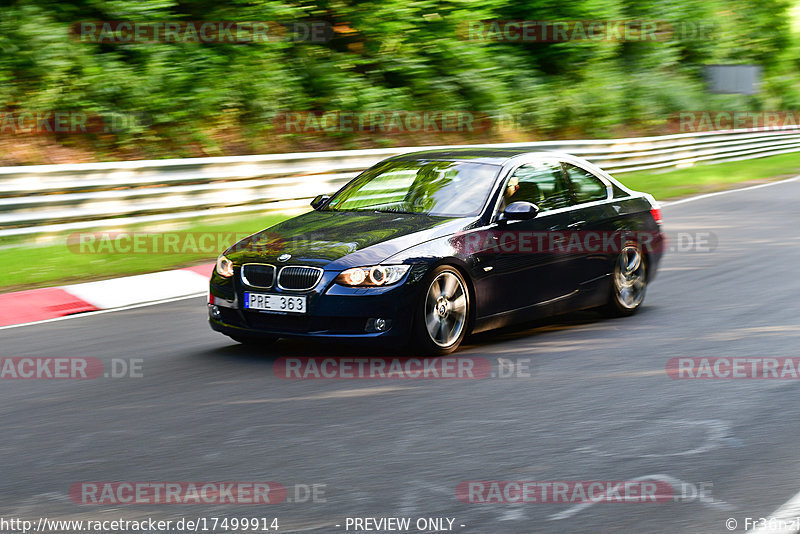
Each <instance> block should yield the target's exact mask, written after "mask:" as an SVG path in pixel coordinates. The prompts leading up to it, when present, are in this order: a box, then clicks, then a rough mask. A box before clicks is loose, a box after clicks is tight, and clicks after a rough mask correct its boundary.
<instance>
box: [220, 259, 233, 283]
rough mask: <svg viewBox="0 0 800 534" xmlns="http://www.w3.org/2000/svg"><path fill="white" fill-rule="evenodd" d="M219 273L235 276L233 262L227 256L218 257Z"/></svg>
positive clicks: (226, 276) (228, 276) (225, 275)
mask: <svg viewBox="0 0 800 534" xmlns="http://www.w3.org/2000/svg"><path fill="white" fill-rule="evenodd" d="M217 274H218V275H220V276H224V277H225V278H230V277H231V276H233V262H232V261H231V260H229V259H228V258H226V257H225V256H220V257H219V258H217Z"/></svg>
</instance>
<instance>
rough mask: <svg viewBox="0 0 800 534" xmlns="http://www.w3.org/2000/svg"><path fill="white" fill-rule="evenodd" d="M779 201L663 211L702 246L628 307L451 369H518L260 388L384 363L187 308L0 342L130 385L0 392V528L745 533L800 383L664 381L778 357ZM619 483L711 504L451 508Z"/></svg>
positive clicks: (796, 285)
mask: <svg viewBox="0 0 800 534" xmlns="http://www.w3.org/2000/svg"><path fill="white" fill-rule="evenodd" d="M799 198H800V182H798V181H786V182H781V183H778V184H772V185H770V186H768V187H761V188H755V189H749V190H745V191H737V192H732V193H728V194H722V195H715V196H710V197H708V198H699V199H694V200H692V201H690V202H683V203H675V204H672V205H667V206H665V207H664V209H663V216H664V224H665V229H666V230H667V232H668V233H669V234H671V235H672V234H674V233H676V232H686V233H687V234H689V235H693V236H696V235H700V234H702V233H703V232H706V233H708V232H710V233H711V235H712V236H713V240H714V241H716V243H717V244H716V247H715V249H714V250H713V251H709V250H704V249H703V247H702V246H701V247H700V249H699V250H691V251H678V250H676V251H673V252H671V253H669V254H668V255H667V256H666V257H665V258H664V261H663V263H662V269H661V272H660V273H659V277H658V278H657V280H655V282H654V283H653V285H652V286H650V288H649V290H648V294H647V298H646V300H645V306H644V308H643V309H642V310H641V311H640V313H639V314H637V315H636V316H634V317H631V318H626V319H613V320H611V319H604V318H603V317H601V316H600V315H599V314H595V313H593V312H583V313H580V314H574V315H570V316H567V317H562V318H559V319H555V320H551V321H547V322H540V323H537V324H532V325H527V326H524V327H521V328H516V329H507V330H503V331H501V332H493V333H487V334H483V335H480V336H476V337H474V338H472V339H469V340H467V343H466V345H465V346H464V348H463V349H462V350H461V351H460V352H459V353H458V356H460V357H482V358H486V359H488V360H489V361H490V362H491V363H492V369H493V371H494V372H495V374H497V373H498V372H499V370H500V369H501V368H502V369H503V370H507V369H508V368H509V366H510V365H516V366H517V367H516V369H520V368H521V367H519V366H520V365H522V366H523V367H524V366H528V368H529V369H530V372H529V373H527V374H528V375H529V376H516V377H512V378H498V377H495V378H485V379H479V380H286V379H279V378H277V377H276V376H275V374H274V373H273V369H272V364H273V361H274V360H275V358H277V357H280V356H290V357H295V356H330V355H342V356H345V355H349V356H353V355H356V356H362V357H366V356H383V355H384V354H382V353H379V352H377V351H375V350H370V349H364V348H358V347H355V348H354V347H347V346H337V345H318V344H311V343H301V342H295V341H281V342H279V343H278V344H277V345H276V346H275V347H274V348H273V349H271V350H269V351H262V352H258V351H254V350H252V349H248V348H246V347H244V346H240V345H238V344H236V343H233V342H232V341H230V340H228V339H227V338H225V337H223V336H221V335H219V334H217V333H214V332H212V331H211V330H210V329H209V328H208V326H207V324H206V309H205V301H204V298H202V297H199V298H191V299H187V300H181V301H176V302H171V303H166V304H159V305H155V306H147V307H140V308H135V309H129V310H122V311H116V312H112V313H100V314H94V315H87V316H81V317H74V318H70V319H67V320H61V321H54V322H49V323H43V324H36V325H28V326H23V327H17V328H9V329H4V330H2V331H0V336H1V337H0V339H2V356H3V357H6V358H8V357H60V356H71V357H94V358H99V359H101V360H103V362H104V365H105V368H106V370H108V369H109V368H110V367H111V365H112V363H111V361H112V359H122V360H124V361H130V359H141V360H142V361H141V362H140V363H141V373H142V375H143V376H142V377H140V378H136V377H126V378H118V379H113V378H103V377H101V378H97V379H94V380H82V381H81V380H2V381H0V382H1V383H0V401H1V402H2V408H0V414H1V415H0V426H1V428H2V429H3V433H2V434H3V435H2V439H0V458H1V460H2V465H3V476H2V477H0V495H1V496H2V499H0V502H2V504H1V505H0V506H1V507H2V509H0V513H1V514H2V516H3V517H22V518H27V519H32V520H37V519H38V518H39V517H47V518H48V519H50V520H52V519H96V520H100V519H118V518H124V519H137V518H146V517H154V518H161V519H172V520H176V519H180V518H181V517H187V518H197V517H207V518H208V517H220V518H221V517H267V518H270V520H271V518H273V517H277V518H278V520H279V524H280V530H279V532H291V531H308V532H345V531H346V530H345V519H346V518H347V517H362V518H363V517H410V518H412V522H413V521H415V520H416V519H417V518H428V517H448V518H454V519H455V521H454V524H453V531H454V532H464V533H479V532H480V533H506V532H508V533H540V532H547V533H551V532H552V533H573V532H574V533H587V532H591V533H594V534H599V533H618V532H619V533H639V532H641V533H661V532H664V533H667V532H669V533H674V532H680V533H712V532H728V531H729V530H728V529H727V528H726V525H725V521H726V520H727V519H728V518H735V519H736V520H737V521H738V525H739V526H738V528H737V529H736V531H739V532H743V531H744V530H745V529H744V524H745V518H746V517H751V518H759V517H767V516H768V515H769V514H771V513H772V512H773V511H775V510H776V509H778V508H779V507H780V506H782V505H783V504H784V503H786V502H787V501H789V500H790V499H792V498H793V497H794V496H795V494H797V493H798V492H799V491H800V454H798V451H799V450H800V449H799V448H798V442H797V436H798V435H800V418H799V417H797V413H798V412H797V409H796V407H797V406H798V402H799V400H800V382H799V381H798V380H747V379H744V380H723V379H718V380H675V379H672V378H670V377H669V376H668V375H667V372H666V370H665V367H666V365H667V361H668V360H669V359H670V358H674V357H685V356H692V357H798V356H800V354H799V353H798V347H800V299H799V298H798V295H800V279H798V272H800V268H799V267H798V266H799V265H800V234H798V228H800V209H798V199H799ZM518 374H522V375H525V374H526V373H518ZM640 477H656V479H659V480H667V481H671V482H672V483H676V484H680V483H681V482H682V483H687V484H691V485H693V487H700V485H704V486H703V487H705V488H707V489H708V488H711V489H710V491H709V492H708V493H709V494H707V496H706V498H704V499H702V500H701V499H699V498H694V499H690V498H687V499H685V501H686V502H685V501H678V502H669V503H597V504H594V505H592V506H584V507H580V506H576V505H575V504H565V503H525V504H507V503H503V504H498V503H465V502H461V501H459V500H458V499H457V498H456V488H457V486H458V485H459V483H461V482H463V481H491V480H505V481H508V480H534V481H578V480H583V481H590V480H595V481H597V480H600V481H621V480H631V479H637V478H640ZM81 481H277V482H280V483H281V484H283V485H284V486H286V487H287V488H290V492H289V498H290V499H291V500H292V501H293V502H284V503H280V504H272V505H268V506H264V505H260V506H247V505H230V504H214V505H207V504H197V505H184V504H181V505H174V504H173V505H166V504H159V505H150V504H119V503H117V504H112V505H85V504H75V503H74V502H73V501H72V500H70V496H69V489H70V487H71V486H72V485H73V484H75V483H77V482H81ZM314 484H318V485H322V486H318V488H320V489H321V491H324V495H318V497H317V499H316V502H311V501H312V500H313V499H309V500H307V501H305V502H294V501H296V500H298V499H297V496H295V495H294V492H295V490H294V489H293V488H294V486H295V485H301V486H299V487H300V488H301V489H302V488H303V487H304V486H302V485H308V486H311V485H314ZM301 493H302V492H301ZM299 500H303V499H302V498H301V499H299ZM336 525H340V526H339V527H337V526H336ZM461 525H464V526H461ZM350 531H352V527H351V529H350ZM414 531H415V532H416V530H414Z"/></svg>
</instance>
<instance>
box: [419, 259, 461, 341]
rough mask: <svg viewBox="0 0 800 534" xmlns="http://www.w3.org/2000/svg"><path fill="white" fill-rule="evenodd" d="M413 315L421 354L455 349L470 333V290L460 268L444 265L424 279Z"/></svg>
mask: <svg viewBox="0 0 800 534" xmlns="http://www.w3.org/2000/svg"><path fill="white" fill-rule="evenodd" d="M425 280H426V282H425V283H424V284H423V287H424V288H425V289H424V291H423V293H422V296H421V299H420V302H419V304H418V306H417V310H416V313H415V315H414V346H415V349H416V352H417V353H419V354H422V355H433V356H441V355H444V354H450V353H451V352H453V351H455V350H456V349H457V348H458V346H459V345H460V344H461V342H462V341H463V340H464V336H465V335H466V333H467V325H468V322H469V311H470V301H469V290H468V288H467V283H466V281H465V280H464V277H463V276H461V273H459V272H458V270H457V269H455V268H454V267H451V266H449V265H441V266H439V267H437V268H436V269H434V270H433V271H431V273H430V274H429V275H428V276H427V277H426V278H425Z"/></svg>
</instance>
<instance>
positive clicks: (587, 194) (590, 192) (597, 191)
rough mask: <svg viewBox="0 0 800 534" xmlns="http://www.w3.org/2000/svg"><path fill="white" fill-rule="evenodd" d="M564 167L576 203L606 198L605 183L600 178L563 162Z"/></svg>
mask: <svg viewBox="0 0 800 534" xmlns="http://www.w3.org/2000/svg"><path fill="white" fill-rule="evenodd" d="M564 167H565V168H566V169H567V176H569V183H570V187H571V188H572V194H573V195H574V196H575V201H576V202H577V203H578V204H582V203H584V202H594V201H595V200H605V199H606V198H608V190H607V189H606V184H604V183H603V181H602V180H600V178H598V177H597V176H595V175H594V174H592V173H590V172H589V171H587V170H584V169H581V168H580V167H576V166H575V165H571V164H569V163H564Z"/></svg>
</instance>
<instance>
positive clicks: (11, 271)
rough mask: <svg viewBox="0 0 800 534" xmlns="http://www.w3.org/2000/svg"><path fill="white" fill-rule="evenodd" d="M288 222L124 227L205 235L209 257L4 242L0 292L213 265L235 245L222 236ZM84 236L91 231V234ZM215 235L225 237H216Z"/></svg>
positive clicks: (267, 218) (259, 218) (97, 244)
mask: <svg viewBox="0 0 800 534" xmlns="http://www.w3.org/2000/svg"><path fill="white" fill-rule="evenodd" d="M286 218H287V216H285V215H258V214H250V215H248V216H244V217H243V216H242V215H238V216H236V217H235V218H234V217H231V218H229V219H227V220H222V221H220V222H217V223H205V222H202V221H198V220H194V221H188V222H183V223H181V225H180V226H177V225H176V223H174V222H172V223H169V224H160V225H158V226H142V225H137V226H131V227H130V228H126V229H125V231H126V232H127V231H130V232H147V233H164V234H168V233H171V232H173V231H174V232H176V233H178V234H183V233H184V232H192V233H194V234H209V235H211V236H212V238H211V239H212V240H211V241H210V242H206V243H205V244H207V245H208V244H211V243H213V244H214V245H216V244H217V243H219V244H220V245H219V249H218V250H214V252H211V253H208V252H207V253H202V252H201V253H198V252H181V251H178V252H177V253H175V252H173V251H170V253H168V254H165V253H138V254H136V253H124V252H118V251H117V252H109V251H108V248H106V249H105V250H104V249H103V248H102V246H101V243H102V242H101V241H100V240H99V239H98V240H95V241H94V243H91V244H89V245H84V247H83V249H82V251H81V248H80V245H79V244H78V242H77V241H76V242H75V244H74V246H69V247H68V246H67V242H68V241H67V238H68V236H69V235H70V234H67V235H62V236H56V237H55V240H54V244H47V245H36V244H31V243H27V244H23V243H20V242H19V241H17V243H16V244H10V245H9V243H8V242H6V243H4V248H3V249H0V258H2V263H3V266H4V268H5V275H4V276H3V279H2V281H0V291H2V292H8V291H15V290H20V289H32V288H36V287H44V286H52V285H61V284H67V283H74V282H79V281H80V282H85V281H90V280H102V279H104V278H113V277H115V276H123V275H134V274H142V273H150V272H156V271H162V270H167V269H173V268H178V267H188V266H192V265H198V264H202V263H213V262H214V261H215V260H216V259H217V255H218V254H219V253H220V252H222V250H224V249H225V248H227V246H228V245H231V244H233V242H234V241H236V238H233V237H231V239H230V242H227V241H226V234H230V235H231V236H234V235H235V236H236V237H238V238H242V237H244V235H246V234H251V233H253V232H257V231H259V230H262V229H264V228H266V227H268V226H271V225H273V224H275V223H277V222H280V221H282V220H283V219H286ZM86 232H91V230H87V231H86ZM81 233H83V231H82V232H81ZM75 234H78V232H75ZM75 234H71V235H75ZM217 234H223V235H222V236H221V237H220V238H217V237H216V236H217ZM184 243H185V241H184ZM106 244H108V242H106ZM123 244H124V243H123ZM143 248H147V246H146V245H145V246H144V247H143ZM140 250H141V249H140ZM194 250H196V249H194Z"/></svg>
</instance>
